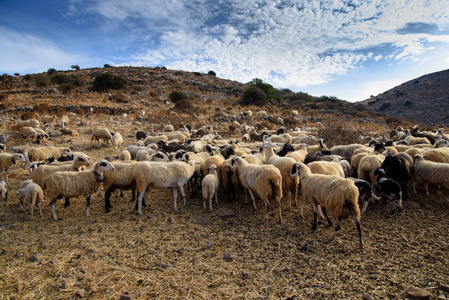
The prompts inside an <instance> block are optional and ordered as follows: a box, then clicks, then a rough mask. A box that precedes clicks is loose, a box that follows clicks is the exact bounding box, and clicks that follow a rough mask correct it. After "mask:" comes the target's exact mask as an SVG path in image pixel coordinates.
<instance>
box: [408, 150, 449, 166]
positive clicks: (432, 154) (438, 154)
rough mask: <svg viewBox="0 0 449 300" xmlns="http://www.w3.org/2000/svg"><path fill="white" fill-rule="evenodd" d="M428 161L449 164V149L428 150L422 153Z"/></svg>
mask: <svg viewBox="0 0 449 300" xmlns="http://www.w3.org/2000/svg"><path fill="white" fill-rule="evenodd" d="M422 155H423V156H424V157H425V158H426V160H430V161H433V162H440V163H449V148H446V147H444V148H435V149H428V150H425V151H423V152H422ZM412 157H414V156H412Z"/></svg>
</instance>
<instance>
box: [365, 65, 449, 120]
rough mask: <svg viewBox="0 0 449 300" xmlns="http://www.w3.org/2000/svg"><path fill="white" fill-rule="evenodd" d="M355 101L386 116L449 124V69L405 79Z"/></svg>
mask: <svg viewBox="0 0 449 300" xmlns="http://www.w3.org/2000/svg"><path fill="white" fill-rule="evenodd" d="M358 103H359V104H362V105H364V106H366V108H367V109H368V110H370V111H375V112H381V113H384V114H385V115H387V116H395V117H400V118H403V119H409V120H411V121H413V122H415V123H422V124H426V125H429V126H441V127H443V125H447V124H449V70H444V71H440V72H435V73H431V74H427V75H424V76H421V77H419V78H416V79H413V80H410V81H407V82H405V83H403V84H401V85H399V86H397V87H394V88H392V89H390V90H388V91H386V92H384V93H382V94H379V95H377V96H376V97H371V98H370V99H367V100H364V101H361V102H358Z"/></svg>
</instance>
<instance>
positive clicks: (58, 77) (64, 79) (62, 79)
mask: <svg viewBox="0 0 449 300" xmlns="http://www.w3.org/2000/svg"><path fill="white" fill-rule="evenodd" d="M50 80H51V82H53V83H57V84H63V83H71V82H72V81H73V80H72V77H71V76H70V75H67V74H64V73H56V74H54V75H53V76H51V79H50Z"/></svg>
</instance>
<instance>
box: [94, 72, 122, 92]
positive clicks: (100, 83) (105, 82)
mask: <svg viewBox="0 0 449 300" xmlns="http://www.w3.org/2000/svg"><path fill="white" fill-rule="evenodd" d="M92 86H93V90H94V91H97V92H104V91H107V90H120V89H122V88H124V87H126V79H125V78H123V77H120V76H117V75H112V74H109V73H103V74H99V75H97V76H96V77H95V79H94V81H93V82H92Z"/></svg>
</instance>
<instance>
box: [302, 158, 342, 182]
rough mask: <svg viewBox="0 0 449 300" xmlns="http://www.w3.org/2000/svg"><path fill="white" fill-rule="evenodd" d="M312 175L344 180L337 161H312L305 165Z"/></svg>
mask: <svg viewBox="0 0 449 300" xmlns="http://www.w3.org/2000/svg"><path fill="white" fill-rule="evenodd" d="M307 166H308V167H309V168H310V171H311V172H312V173H313V174H323V175H336V176H340V177H343V178H345V172H344V170H343V167H342V165H341V164H340V163H339V162H338V161H324V160H320V161H314V162H311V163H309V164H308V165H307Z"/></svg>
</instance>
